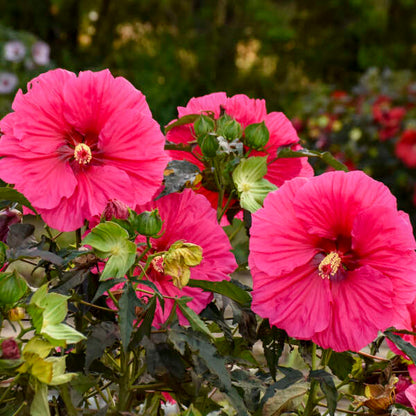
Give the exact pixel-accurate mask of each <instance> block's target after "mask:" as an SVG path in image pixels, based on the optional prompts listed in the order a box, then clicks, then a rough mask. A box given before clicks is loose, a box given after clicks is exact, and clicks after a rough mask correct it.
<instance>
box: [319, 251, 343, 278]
mask: <svg viewBox="0 0 416 416" xmlns="http://www.w3.org/2000/svg"><path fill="white" fill-rule="evenodd" d="M340 266H341V257H340V256H339V254H338V253H336V252H335V251H332V252H331V253H329V254H328V255H327V256H326V257H325V258H324V259H323V260H322V261H321V263H320V264H319V266H318V273H319V276H321V277H322V279H325V278H328V279H330V278H331V276H334V275H335V273H336V272H337V271H338V269H339V267H340Z"/></svg>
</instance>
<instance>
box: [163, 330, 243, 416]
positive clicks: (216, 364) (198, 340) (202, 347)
mask: <svg viewBox="0 0 416 416" xmlns="http://www.w3.org/2000/svg"><path fill="white" fill-rule="evenodd" d="M169 338H170V339H171V340H172V342H173V343H174V345H175V346H176V345H180V346H181V345H183V343H186V344H187V345H188V347H189V348H190V349H191V350H192V352H193V353H194V354H197V356H198V358H199V359H201V360H202V361H203V362H204V364H205V365H206V367H207V368H208V369H209V371H210V372H211V374H213V375H214V376H216V378H217V384H218V387H219V388H220V390H221V391H224V392H225V393H226V394H227V395H228V397H229V398H230V400H231V401H232V403H233V405H234V407H235V410H236V411H237V413H238V415H244V416H245V415H248V412H247V409H246V407H245V405H244V402H243V400H242V399H241V397H240V396H239V394H238V393H237V391H236V389H235V388H234V387H233V386H232V383H231V377H230V374H229V373H228V371H227V367H226V362H225V359H224V358H223V357H220V356H219V355H218V354H217V350H216V349H215V347H214V346H213V345H212V344H211V343H210V342H209V341H208V340H207V339H206V338H205V337H204V336H203V335H202V334H200V333H199V332H195V331H192V330H189V329H188V330H185V329H184V328H181V327H177V328H170V329H169Z"/></svg>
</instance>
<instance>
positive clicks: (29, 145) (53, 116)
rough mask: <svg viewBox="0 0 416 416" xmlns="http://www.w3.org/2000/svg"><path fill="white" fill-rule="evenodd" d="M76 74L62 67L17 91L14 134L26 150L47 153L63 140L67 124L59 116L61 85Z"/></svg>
mask: <svg viewBox="0 0 416 416" xmlns="http://www.w3.org/2000/svg"><path fill="white" fill-rule="evenodd" d="M74 78H75V74H73V73H72V72H69V71H65V70H63V69H56V70H53V71H49V72H47V73H45V74H42V75H40V76H39V77H37V78H35V79H33V80H32V81H31V82H30V83H29V84H28V92H27V93H26V94H23V93H22V91H21V90H19V91H18V93H17V94H16V97H15V99H14V101H13V105H12V108H13V110H15V112H16V113H15V114H16V115H15V116H14V117H13V135H14V136H15V137H16V138H18V139H19V140H21V141H22V143H21V144H22V146H24V147H25V148H26V149H27V150H28V151H33V150H34V151H35V152H38V153H43V154H49V153H50V152H52V151H54V150H56V149H57V148H58V147H59V146H61V145H62V144H64V143H65V134H66V133H67V132H68V131H69V130H70V126H69V125H68V123H67V122H66V120H65V119H64V117H63V116H62V107H63V104H64V101H63V95H62V85H64V84H65V83H66V82H68V81H69V80H71V79H74Z"/></svg>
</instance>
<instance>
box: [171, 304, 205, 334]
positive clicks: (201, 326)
mask: <svg viewBox="0 0 416 416" xmlns="http://www.w3.org/2000/svg"><path fill="white" fill-rule="evenodd" d="M186 302H189V300H188V299H186V298H181V299H177V300H176V304H177V305H178V308H179V309H180V311H181V312H182V313H183V316H184V317H185V318H186V319H187V320H188V322H189V324H190V325H191V327H192V329H193V330H194V331H200V332H202V333H204V334H205V335H207V336H208V337H210V338H212V334H211V332H210V331H209V329H208V328H207V326H206V325H205V322H204V321H203V320H202V319H201V318H200V317H199V316H198V315H197V314H196V313H195V312H194V311H193V310H192V309H191V308H190V307H188V306H187V305H186Z"/></svg>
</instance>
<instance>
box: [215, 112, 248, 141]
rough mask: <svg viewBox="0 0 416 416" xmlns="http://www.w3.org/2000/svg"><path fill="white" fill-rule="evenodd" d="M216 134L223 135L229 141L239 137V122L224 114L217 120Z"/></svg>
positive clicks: (240, 133) (240, 128) (240, 132)
mask: <svg viewBox="0 0 416 416" xmlns="http://www.w3.org/2000/svg"><path fill="white" fill-rule="evenodd" d="M217 134H218V136H222V137H225V138H226V139H227V140H229V141H233V140H235V139H239V138H240V137H241V135H242V134H243V129H242V127H241V124H240V123H239V122H237V121H236V120H234V119H233V118H231V117H230V116H228V115H227V114H224V115H223V116H222V117H220V118H219V119H218V120H217Z"/></svg>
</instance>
